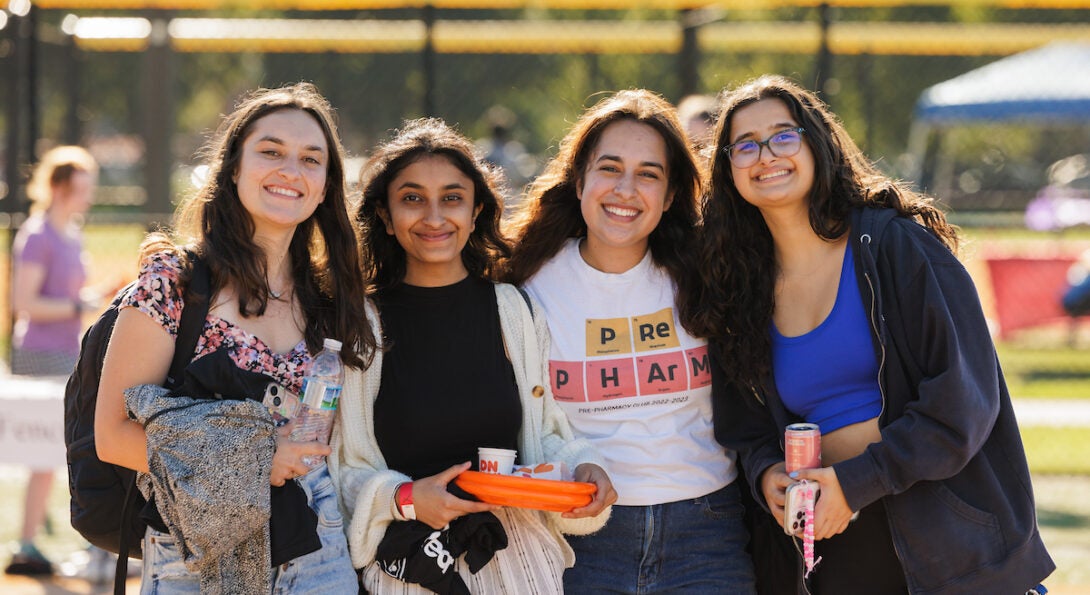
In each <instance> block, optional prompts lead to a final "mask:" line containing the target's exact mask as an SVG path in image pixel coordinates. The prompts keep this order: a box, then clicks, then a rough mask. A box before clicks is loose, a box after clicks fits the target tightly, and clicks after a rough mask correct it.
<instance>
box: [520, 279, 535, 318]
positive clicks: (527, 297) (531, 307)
mask: <svg viewBox="0 0 1090 595" xmlns="http://www.w3.org/2000/svg"><path fill="white" fill-rule="evenodd" d="M515 289H517V290H519V295H521V296H522V300H523V301H524V302H526V308H527V309H529V310H530V318H533V317H534V305H533V304H531V303H530V294H528V293H526V290H525V289H523V288H522V286H521V285H516V286H515Z"/></svg>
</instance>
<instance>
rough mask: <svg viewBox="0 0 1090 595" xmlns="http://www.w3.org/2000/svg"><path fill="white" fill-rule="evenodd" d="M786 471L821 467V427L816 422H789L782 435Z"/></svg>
mask: <svg viewBox="0 0 1090 595" xmlns="http://www.w3.org/2000/svg"><path fill="white" fill-rule="evenodd" d="M783 446H784V455H785V457H784V460H785V462H786V463H787V472H788V473H791V472H793V471H798V470H799V469H817V468H819V467H821V428H819V427H818V425H817V424H807V423H800V424H791V425H789V426H787V430H786V431H785V432H784V436H783Z"/></svg>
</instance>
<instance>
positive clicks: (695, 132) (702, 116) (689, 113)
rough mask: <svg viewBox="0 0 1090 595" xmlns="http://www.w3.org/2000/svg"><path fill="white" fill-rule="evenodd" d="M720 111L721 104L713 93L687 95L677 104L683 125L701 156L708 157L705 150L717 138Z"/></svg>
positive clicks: (678, 115)
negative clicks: (716, 125) (717, 119)
mask: <svg viewBox="0 0 1090 595" xmlns="http://www.w3.org/2000/svg"><path fill="white" fill-rule="evenodd" d="M718 113H719V105H718V103H717V102H716V99H715V97H713V96H711V95H702V94H693V95H686V96H685V97H682V98H681V101H679V102H678V104H677V117H678V119H679V120H681V126H682V127H683V128H685V134H687V135H689V142H690V143H692V145H693V151H694V152H695V153H696V154H697V155H699V156H701V157H706V155H704V153H705V150H706V149H707V148H708V146H709V145H710V144H712V142H714V140H715V139H714V136H715V117H716V114H718Z"/></svg>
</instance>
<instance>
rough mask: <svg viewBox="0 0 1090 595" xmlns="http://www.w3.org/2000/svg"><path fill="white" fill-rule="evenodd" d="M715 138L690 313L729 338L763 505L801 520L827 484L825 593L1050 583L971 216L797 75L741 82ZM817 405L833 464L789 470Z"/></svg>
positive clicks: (819, 532) (727, 365)
mask: <svg viewBox="0 0 1090 595" xmlns="http://www.w3.org/2000/svg"><path fill="white" fill-rule="evenodd" d="M715 148H716V152H715V156H714V159H713V162H712V172H711V182H710V186H709V194H708V197H707V202H706V205H705V213H704V227H703V232H704V233H703V242H702V253H701V260H700V266H699V267H698V269H697V270H699V271H700V273H701V276H702V279H703V282H702V284H701V285H702V287H701V289H700V290H699V291H696V292H694V293H693V294H691V296H690V299H688V300H687V301H685V302H684V303H683V304H681V309H682V316H683V318H682V319H683V320H684V321H685V322H686V324H687V325H688V326H689V328H690V330H692V331H693V332H696V333H698V334H701V335H705V336H708V337H710V339H711V343H712V352H713V365H712V371H713V386H714V392H715V394H714V397H713V403H714V411H715V415H714V419H715V429H716V436H717V438H718V439H719V440H720V442H722V443H723V444H724V445H725V446H727V447H728V448H733V449H736V450H738V451H739V455H740V460H741V461H742V465H743V469H744V470H745V473H746V476H747V477H749V478H751V480H752V482H753V496H754V497H755V498H756V500H757V502H759V503H760V504H761V505H762V506H763V507H764V509H766V510H767V511H768V513H770V514H771V515H772V517H774V518H775V519H776V521H777V522H778V523H780V524H782V523H783V514H784V502H785V490H786V488H787V486H788V484H790V483H792V482H793V481H795V480H798V479H806V480H809V481H815V482H817V483H818V484H819V485H820V490H821V494H820V497H819V500H818V502H817V506H816V510H815V517H814V523H813V530H814V538H815V539H816V540H817V541H816V553H815V558H819V559H820V561H819V562H818V563H817V565H816V567H815V568H814V570H813V572H812V573H811V574H810V575H809V579H808V580H807V581H806V582H807V583H808V584H807V585H806V587H808V589H809V592H810V593H817V594H823V593H906V592H911V593H924V592H926V593H1026V592H1027V590H1028V589H1031V588H1032V587H1034V586H1035V585H1038V583H1039V582H1040V581H1041V580H1043V579H1044V578H1045V577H1046V576H1047V575H1048V574H1049V573H1050V572H1051V571H1052V570H1053V569H1054V567H1055V566H1054V564H1053V562H1052V560H1051V559H1050V557H1049V555H1048V553H1047V552H1046V551H1045V547H1044V544H1043V543H1042V541H1041V537H1040V535H1039V534H1038V531H1037V525H1036V521H1035V516H1034V504H1033V492H1032V488H1031V486H1030V475H1029V471H1028V468H1027V465H1026V459H1025V455H1024V453H1023V449H1022V444H1021V440H1020V438H1019V434H1018V428H1017V425H1016V423H1015V419H1014V414H1013V412H1012V410H1011V402H1010V396H1009V394H1008V392H1007V388H1006V385H1005V383H1004V381H1003V377H1002V373H1001V371H1000V370H999V365H998V361H997V359H996V354H995V349H994V347H993V345H992V342H991V337H990V335H989V333H988V328H987V325H986V324H985V320H984V316H983V314H982V312H981V307H980V302H979V301H978V299H977V296H976V290H975V288H974V286H973V282H972V280H971V279H970V278H969V275H968V274H967V273H966V271H965V269H964V267H963V266H962V265H961V264H960V263H959V262H958V260H957V258H956V257H955V254H954V250H955V249H956V247H957V241H958V238H957V233H956V229H955V228H954V227H952V226H950V225H949V224H948V223H947V222H946V219H945V217H944V215H943V213H942V212H941V211H939V210H938V209H937V208H935V206H934V205H933V204H932V201H931V200H930V199H927V198H924V197H922V196H920V195H917V194H915V193H913V192H911V191H909V190H908V189H907V188H904V187H902V186H901V185H899V184H897V183H896V182H893V181H891V180H890V179H889V178H887V177H885V176H884V175H882V174H881V173H880V172H879V171H878V170H877V168H875V167H874V166H873V165H872V164H871V163H870V162H869V161H868V160H867V159H866V158H865V157H864V156H863V155H862V153H861V152H860V151H859V149H858V148H857V147H856V146H855V144H854V142H852V140H851V139H850V138H849V137H848V135H847V133H846V132H845V130H844V128H843V126H842V125H841V124H840V122H839V121H838V120H837V118H836V116H834V115H833V114H832V113H831V112H830V111H829V110H828V108H827V107H826V106H825V105H824V104H823V103H822V102H821V101H820V100H819V99H818V98H817V97H816V96H815V95H814V94H812V93H810V92H808V91H806V90H804V89H802V88H800V87H799V86H797V85H796V84H794V83H792V82H791V81H789V80H787V79H785V78H782V77H778V76H764V77H761V78H758V79H756V80H754V81H751V82H749V83H747V84H745V85H742V86H741V87H738V88H736V89H734V90H731V91H728V92H726V93H725V94H724V97H723V102H722V108H721V112H720V116H719V126H718V128H717V130H716V146H715ZM799 421H806V422H811V423H816V424H818V425H819V426H820V428H821V433H822V435H821V455H822V460H821V463H822V468H820V469H813V470H803V471H799V472H797V474H792V475H791V476H789V475H788V474H787V473H785V468H784V451H783V447H782V440H783V436H784V428H785V426H786V425H787V424H789V423H793V422H799ZM855 513H858V518H857V520H854V521H853V520H852V518H853V515H854V514H855ZM800 570H801V568H800ZM799 576H800V577H801V576H802V572H800V575H799ZM801 587H802V584H801V582H800V588H801Z"/></svg>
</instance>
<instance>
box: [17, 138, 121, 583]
mask: <svg viewBox="0 0 1090 595" xmlns="http://www.w3.org/2000/svg"><path fill="white" fill-rule="evenodd" d="M97 179H98V163H96V162H95V159H94V157H92V156H91V154H90V153H88V152H87V150H86V149H83V148H82V147H77V146H60V147H55V148H53V149H51V150H50V151H48V152H47V153H46V154H45V155H43V156H42V159H41V161H40V162H39V163H38V165H37V166H36V167H35V168H34V172H33V174H32V175H31V178H30V183H29V184H28V186H27V196H28V197H29V198H30V200H31V208H30V217H29V218H27V220H26V221H25V222H24V223H23V225H22V226H21V227H20V228H19V232H18V233H17V234H16V235H15V243H14V246H13V255H14V258H13V263H14V276H13V279H12V309H13V310H14V312H15V317H16V320H15V327H14V332H13V340H12V341H13V342H12V356H11V372H12V373H13V374H19V375H27V376H44V377H56V378H63V377H66V376H68V375H69V374H71V373H72V368H73V366H75V363H76V359H77V358H78V357H79V340H80V333H81V332H82V331H83V321H82V315H83V314H84V313H86V312H90V311H94V310H97V309H98V307H99V305H100V301H101V298H102V295H101V293H99V292H96V291H95V290H94V289H93V288H88V287H85V286H84V285H85V283H86V281H87V270H86V267H85V262H84V259H85V254H84V251H83V234H82V232H81V230H80V224H81V223H82V216H83V215H84V214H85V213H86V212H87V210H88V209H89V208H90V207H91V203H92V200H93V198H94V190H95V183H96V181H97ZM52 485H53V470H52V469H34V470H32V471H31V475H30V482H29V484H28V485H27V491H26V508H25V511H24V515H23V527H22V530H21V532H20V535H19V549H18V551H17V552H16V553H15V555H14V556H12V559H11V562H10V563H9V564H8V566H7V568H6V569H5V572H6V573H8V574H25V575H48V574H52V573H53V571H54V568H53V565H52V564H51V563H50V561H49V560H48V559H46V557H45V556H44V555H42V553H41V552H40V551H39V550H38V548H37V547H36V546H35V545H34V539H35V536H36V535H37V533H38V531H39V529H41V527H42V525H43V523H44V522H45V516H46V508H47V505H48V500H49V491H50V489H51V488H52Z"/></svg>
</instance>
